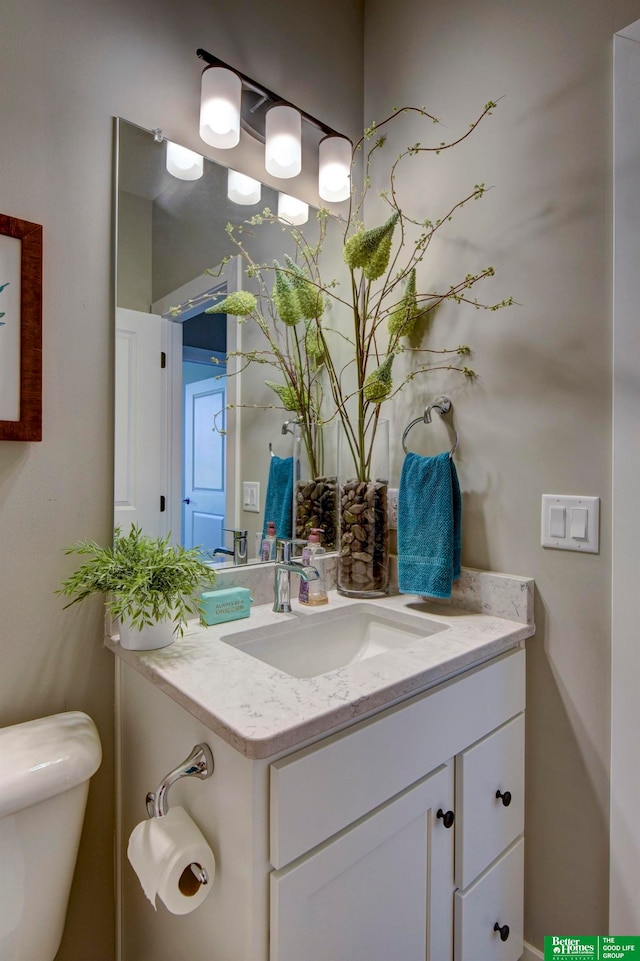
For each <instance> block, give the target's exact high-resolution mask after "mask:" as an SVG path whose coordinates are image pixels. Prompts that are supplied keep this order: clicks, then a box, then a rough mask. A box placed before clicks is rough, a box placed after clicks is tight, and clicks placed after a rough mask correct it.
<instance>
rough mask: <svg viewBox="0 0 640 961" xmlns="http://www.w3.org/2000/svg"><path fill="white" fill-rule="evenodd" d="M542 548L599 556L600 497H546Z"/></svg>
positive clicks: (549, 495) (553, 495) (543, 500)
mask: <svg viewBox="0 0 640 961" xmlns="http://www.w3.org/2000/svg"><path fill="white" fill-rule="evenodd" d="M540 540H541V543H542V546H543V547H552V548H556V549H557V550H561V551H582V553H583V554H597V553H598V552H599V550H600V498H599V497H582V496H579V495H564V494H543V495H542V530H541V536H540Z"/></svg>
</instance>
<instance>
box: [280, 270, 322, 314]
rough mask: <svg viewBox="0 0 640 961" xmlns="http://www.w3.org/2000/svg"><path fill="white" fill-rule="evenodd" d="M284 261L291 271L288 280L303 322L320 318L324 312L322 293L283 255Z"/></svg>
mask: <svg viewBox="0 0 640 961" xmlns="http://www.w3.org/2000/svg"><path fill="white" fill-rule="evenodd" d="M284 259H285V262H286V264H287V267H288V269H289V270H290V271H291V274H290V275H289V278H288V279H289V282H290V284H291V286H292V287H293V289H294V291H295V292H296V294H297V296H298V302H299V304H300V309H301V311H302V316H303V317H304V318H305V320H314V319H315V318H316V317H321V316H322V312H323V310H324V299H323V296H322V291H321V290H319V289H318V288H317V287H316V286H315V285H314V284H312V283H310V282H309V278H308V277H307V276H306V274H305V272H304V271H303V270H302V268H301V267H299V266H298V264H297V263H296V262H295V260H292V259H291V257H289V255H288V254H285V255H284Z"/></svg>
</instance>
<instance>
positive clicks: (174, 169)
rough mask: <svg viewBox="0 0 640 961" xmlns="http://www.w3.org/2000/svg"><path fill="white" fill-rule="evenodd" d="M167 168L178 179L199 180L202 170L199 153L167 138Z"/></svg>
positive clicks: (202, 164) (202, 165) (201, 159)
mask: <svg viewBox="0 0 640 961" xmlns="http://www.w3.org/2000/svg"><path fill="white" fill-rule="evenodd" d="M166 165H167V170H168V172H169V173H170V174H171V176H172V177H177V178H178V180H199V179H200V177H201V176H202V174H203V172H204V163H203V158H202V157H201V156H200V154H198V153H195V151H193V150H189V149H188V148H187V147H181V146H180V144H177V143H172V142H171V141H170V140H167V160H166Z"/></svg>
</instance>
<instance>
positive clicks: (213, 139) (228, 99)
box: [200, 64, 242, 149]
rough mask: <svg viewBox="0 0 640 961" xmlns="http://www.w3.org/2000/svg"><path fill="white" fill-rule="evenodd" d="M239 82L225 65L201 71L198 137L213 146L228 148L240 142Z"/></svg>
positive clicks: (238, 78) (240, 94)
mask: <svg viewBox="0 0 640 961" xmlns="http://www.w3.org/2000/svg"><path fill="white" fill-rule="evenodd" d="M241 98H242V80H241V79H240V76H239V75H238V74H237V73H236V72H235V71H234V70H231V69H229V68H228V67H226V66H216V65H215V64H214V65H212V66H209V67H207V68H206V70H204V71H203V72H202V87H201V94H200V136H201V138H202V139H203V140H204V142H205V143H208V144H209V145H210V146H212V147H221V148H222V149H229V148H230V147H235V146H236V144H237V143H238V142H239V140H240V105H241Z"/></svg>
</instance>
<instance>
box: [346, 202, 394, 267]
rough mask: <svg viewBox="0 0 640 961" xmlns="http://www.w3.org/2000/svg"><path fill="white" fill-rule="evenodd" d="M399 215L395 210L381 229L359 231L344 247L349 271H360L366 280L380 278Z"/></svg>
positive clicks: (387, 262)
mask: <svg viewBox="0 0 640 961" xmlns="http://www.w3.org/2000/svg"><path fill="white" fill-rule="evenodd" d="M399 217H400V214H399V213H398V211H397V210H396V212H395V213H394V214H392V215H391V216H390V217H389V219H388V220H387V221H385V223H384V224H382V226H381V227H374V228H372V229H371V230H359V231H358V232H357V233H355V234H354V235H353V237H349V239H348V240H347V242H346V244H345V245H344V252H343V253H344V260H345V263H346V265H347V267H350V268H351V270H356V269H358V268H360V269H362V270H363V271H364V273H365V277H367V279H368V280H376V279H377V278H378V277H381V276H382V274H383V273H384V272H385V270H386V269H387V266H388V264H389V257H390V255H391V240H392V237H393V231H394V228H395V226H396V224H397V222H398V219H399Z"/></svg>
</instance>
